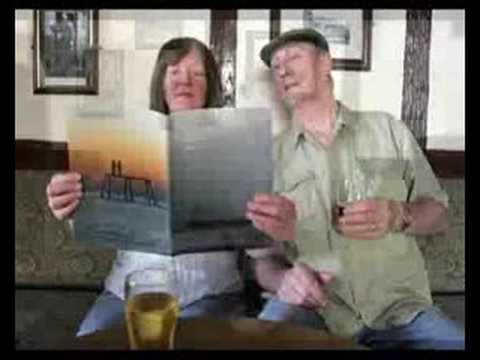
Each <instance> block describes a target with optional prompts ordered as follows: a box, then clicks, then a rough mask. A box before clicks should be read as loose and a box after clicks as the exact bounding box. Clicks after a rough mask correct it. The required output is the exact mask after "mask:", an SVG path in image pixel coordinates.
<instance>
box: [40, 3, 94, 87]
mask: <svg viewBox="0 0 480 360" xmlns="http://www.w3.org/2000/svg"><path fill="white" fill-rule="evenodd" d="M33 53H34V59H33V92H34V94H91V95H95V94H98V10H35V11H34V45H33Z"/></svg>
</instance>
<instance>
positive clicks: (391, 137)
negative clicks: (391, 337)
mask: <svg viewBox="0 0 480 360" xmlns="http://www.w3.org/2000/svg"><path fill="white" fill-rule="evenodd" d="M294 123H295V124H296V122H294ZM335 133H336V136H335V140H334V143H333V144H332V145H331V146H329V147H328V148H325V147H323V146H322V145H320V144H318V143H317V142H315V141H314V140H313V139H312V138H311V137H310V136H309V134H308V133H304V132H303V130H302V129H301V128H300V127H299V126H298V125H295V126H292V128H291V129H289V130H288V131H286V132H284V133H282V134H281V135H280V136H279V137H278V138H277V139H276V143H275V156H276V159H275V172H276V173H275V185H274V188H275V191H276V192H277V193H281V194H283V195H286V196H287V197H289V198H291V199H292V200H294V201H295V203H296V207H297V216H298V221H297V225H296V237H295V240H294V242H286V243H282V244H283V245H284V247H285V250H286V253H287V256H288V257H289V259H290V260H291V261H292V262H293V261H300V262H304V263H306V264H308V265H309V266H311V267H313V268H314V269H316V270H330V271H333V272H335V274H336V276H335V279H334V280H333V281H332V282H331V283H330V284H329V285H328V294H329V303H328V305H327V306H326V308H324V309H319V310H318V311H319V312H320V314H321V315H322V316H323V317H324V319H325V321H326V324H327V325H328V327H329V328H330V330H331V331H333V332H334V333H337V334H340V335H347V336H350V335H353V334H355V333H357V332H358V331H359V330H360V329H361V328H362V327H363V326H369V327H371V328H375V329H383V328H386V327H390V326H396V325H402V324H404V323H406V322H408V321H410V320H411V319H412V318H413V317H414V316H415V315H416V314H418V312H419V311H421V310H423V309H425V308H426V307H429V306H430V305H431V304H432V300H431V296H430V288H429V284H428V277H427V273H426V270H425V264H424V260H423V257H422V254H421V253H420V251H419V248H418V246H417V244H416V241H415V237H414V236H409V235H406V234H403V233H390V234H387V235H386V236H384V237H383V238H381V239H378V240H353V239H347V238H344V237H342V236H340V235H339V234H338V233H337V232H336V231H335V229H334V228H333V226H332V216H333V215H332V213H333V211H332V210H333V208H334V206H335V204H336V202H337V200H338V197H339V195H338V194H339V192H344V191H345V190H344V188H345V186H346V184H347V185H348V186H349V187H350V193H351V194H353V196H355V195H358V194H360V195H362V196H361V197H371V198H375V197H379V198H388V199H394V200H400V201H407V202H410V201H413V200H415V199H416V198H417V197H424V196H426V197H431V198H434V199H437V200H439V201H441V202H442V203H443V204H445V205H446V206H447V205H448V198H447V196H446V194H445V192H443V191H442V189H441V188H440V185H439V183H438V181H437V179H436V178H435V175H434V174H433V172H432V170H431V167H430V165H429V164H428V162H427V160H426V158H425V156H424V155H423V153H422V151H421V149H420V148H419V146H418V145H417V142H416V140H415V138H414V137H413V136H412V134H411V132H410V131H409V130H408V128H407V127H406V126H405V125H404V124H403V122H401V121H398V120H396V119H394V118H393V117H392V116H391V115H389V114H387V113H383V112H357V111H352V110H350V109H348V108H347V107H345V106H344V105H342V104H341V103H340V102H337V117H336V124H335ZM351 200H353V198H352V199H351Z"/></svg>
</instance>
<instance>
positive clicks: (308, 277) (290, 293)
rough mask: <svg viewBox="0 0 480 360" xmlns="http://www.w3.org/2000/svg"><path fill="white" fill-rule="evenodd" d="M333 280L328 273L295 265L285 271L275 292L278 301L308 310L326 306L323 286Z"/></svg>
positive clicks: (299, 264)
mask: <svg viewBox="0 0 480 360" xmlns="http://www.w3.org/2000/svg"><path fill="white" fill-rule="evenodd" d="M332 278H333V275H332V274H331V273H329V272H324V271H321V272H318V271H315V270H313V269H312V268H310V267H309V266H308V265H306V264H302V263H296V264H295V266H294V267H292V268H291V269H289V270H287V271H286V272H285V275H284V276H283V279H282V281H281V283H280V287H279V289H278V291H277V297H278V299H279V300H282V301H285V302H288V303H290V304H294V305H299V306H304V307H308V308H316V307H324V306H325V305H326V304H327V294H326V292H325V285H326V284H328V283H329V282H330V281H331V280H332Z"/></svg>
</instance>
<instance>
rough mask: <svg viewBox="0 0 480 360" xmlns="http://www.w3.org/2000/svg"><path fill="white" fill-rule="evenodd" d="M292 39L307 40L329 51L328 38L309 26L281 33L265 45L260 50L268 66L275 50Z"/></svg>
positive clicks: (261, 56)
mask: <svg viewBox="0 0 480 360" xmlns="http://www.w3.org/2000/svg"><path fill="white" fill-rule="evenodd" d="M291 41H306V42H309V43H312V44H313V45H315V46H316V47H318V48H320V49H323V50H325V51H329V48H328V42H327V39H325V37H324V36H323V35H322V34H320V33H319V32H318V31H316V30H314V29H309V28H306V29H295V30H290V31H286V32H284V33H282V34H280V35H279V36H278V37H276V38H275V39H273V40H272V41H270V42H269V43H268V44H267V45H265V46H264V47H263V48H262V50H261V51H260V58H261V59H262V60H263V62H264V63H265V64H266V65H267V66H268V67H270V61H271V59H272V55H273V53H274V52H275V50H277V49H278V48H279V47H282V46H283V45H285V44H286V43H288V42H291Z"/></svg>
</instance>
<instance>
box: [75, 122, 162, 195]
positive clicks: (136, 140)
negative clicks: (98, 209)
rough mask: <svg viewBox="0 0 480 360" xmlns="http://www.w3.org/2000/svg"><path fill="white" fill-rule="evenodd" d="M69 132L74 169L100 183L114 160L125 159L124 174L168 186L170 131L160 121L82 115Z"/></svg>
mask: <svg viewBox="0 0 480 360" xmlns="http://www.w3.org/2000/svg"><path fill="white" fill-rule="evenodd" d="M68 134H69V142H68V147H69V156H70V158H69V162H70V169H71V170H72V171H78V172H80V173H82V174H84V175H86V176H88V177H89V178H91V179H92V180H94V181H96V182H97V183H99V182H101V181H102V180H103V177H104V174H105V173H110V172H111V165H112V160H121V161H122V175H128V176H135V177H141V178H147V179H150V180H153V182H154V183H156V184H155V185H156V186H160V187H161V189H163V190H165V191H166V190H167V176H168V174H167V171H166V165H167V163H166V160H167V132H166V130H163V129H161V128H160V127H159V126H158V124H157V123H155V122H153V121H146V122H144V123H141V122H139V121H138V119H137V120H136V121H135V120H132V119H131V118H130V119H129V118H125V119H121V120H118V119H115V120H109V119H104V118H103V119H93V118H82V119H75V120H72V121H70V122H69V128H68ZM155 185H154V186H155Z"/></svg>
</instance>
